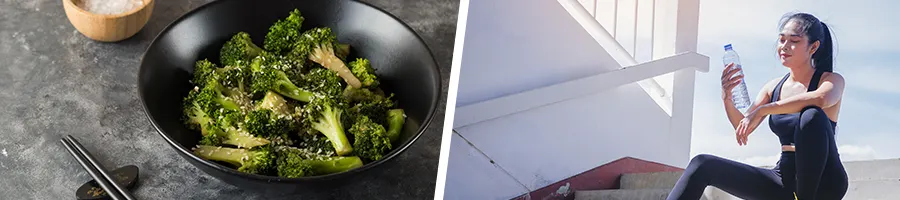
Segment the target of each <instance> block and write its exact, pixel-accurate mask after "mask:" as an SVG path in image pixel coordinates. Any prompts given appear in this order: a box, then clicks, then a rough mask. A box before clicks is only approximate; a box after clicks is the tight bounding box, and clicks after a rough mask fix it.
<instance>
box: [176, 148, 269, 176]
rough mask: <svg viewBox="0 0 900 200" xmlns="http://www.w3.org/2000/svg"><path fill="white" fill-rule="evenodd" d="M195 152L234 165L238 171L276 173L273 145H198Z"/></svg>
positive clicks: (204, 157)
mask: <svg viewBox="0 0 900 200" xmlns="http://www.w3.org/2000/svg"><path fill="white" fill-rule="evenodd" d="M194 154H196V155H197V156H200V157H201V158H203V159H207V160H213V161H221V162H226V163H229V164H232V165H234V166H235V167H237V170H238V171H241V172H246V173H252V174H274V173H272V172H273V171H274V169H275V159H276V158H275V152H273V149H272V147H269V146H260V147H257V148H253V149H240V148H228V147H219V146H209V145H197V147H196V148H194Z"/></svg>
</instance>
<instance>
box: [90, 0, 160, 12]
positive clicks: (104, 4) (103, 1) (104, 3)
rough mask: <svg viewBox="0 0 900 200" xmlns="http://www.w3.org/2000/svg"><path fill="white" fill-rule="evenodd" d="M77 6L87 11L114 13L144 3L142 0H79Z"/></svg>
mask: <svg viewBox="0 0 900 200" xmlns="http://www.w3.org/2000/svg"><path fill="white" fill-rule="evenodd" d="M80 2H81V4H80V5H78V7H81V9H84V10H87V11H88V12H92V13H97V14H104V15H115V14H122V13H126V12H128V11H131V10H134V9H137V8H139V7H141V6H142V5H143V4H144V1H143V0H81V1H80Z"/></svg>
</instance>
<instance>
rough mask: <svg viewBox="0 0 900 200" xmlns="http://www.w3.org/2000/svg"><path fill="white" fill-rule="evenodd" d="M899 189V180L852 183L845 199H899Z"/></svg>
mask: <svg viewBox="0 0 900 200" xmlns="http://www.w3.org/2000/svg"><path fill="white" fill-rule="evenodd" d="M894 169H895V170H896V169H897V168H894ZM898 189H900V180H898V179H887V180H866V181H851V182H850V186H849V188H847V195H845V196H844V199H859V200H870V199H898V197H900V190H898Z"/></svg>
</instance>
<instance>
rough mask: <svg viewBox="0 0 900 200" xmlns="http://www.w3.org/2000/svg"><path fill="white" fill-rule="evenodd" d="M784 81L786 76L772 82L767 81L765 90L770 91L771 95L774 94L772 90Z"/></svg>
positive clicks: (776, 78) (773, 79)
mask: <svg viewBox="0 0 900 200" xmlns="http://www.w3.org/2000/svg"><path fill="white" fill-rule="evenodd" d="M783 79H784V76H779V77H775V78H772V79H771V80H769V81H767V82H766V84H765V85H763V89H764V90H767V91H769V93H772V90H774V89H775V86H777V85H778V83H779V82H781V80H783Z"/></svg>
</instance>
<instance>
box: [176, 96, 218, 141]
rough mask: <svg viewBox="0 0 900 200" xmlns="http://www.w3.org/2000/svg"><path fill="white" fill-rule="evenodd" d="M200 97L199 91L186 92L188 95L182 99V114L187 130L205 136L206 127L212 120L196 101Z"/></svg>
mask: <svg viewBox="0 0 900 200" xmlns="http://www.w3.org/2000/svg"><path fill="white" fill-rule="evenodd" d="M199 95H200V91H199V90H196V88H195V89H194V90H190V91H188V95H187V96H186V97H184V100H182V113H184V120H183V121H184V124H185V125H187V127H188V129H191V130H199V131H201V133H203V135H207V134H206V131H207V128H206V127H207V126H210V125H211V124H212V123H213V122H214V120H213V119H212V117H210V116H209V115H208V114H206V111H205V110H203V105H202V103H201V102H200V101H198V96H199Z"/></svg>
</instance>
